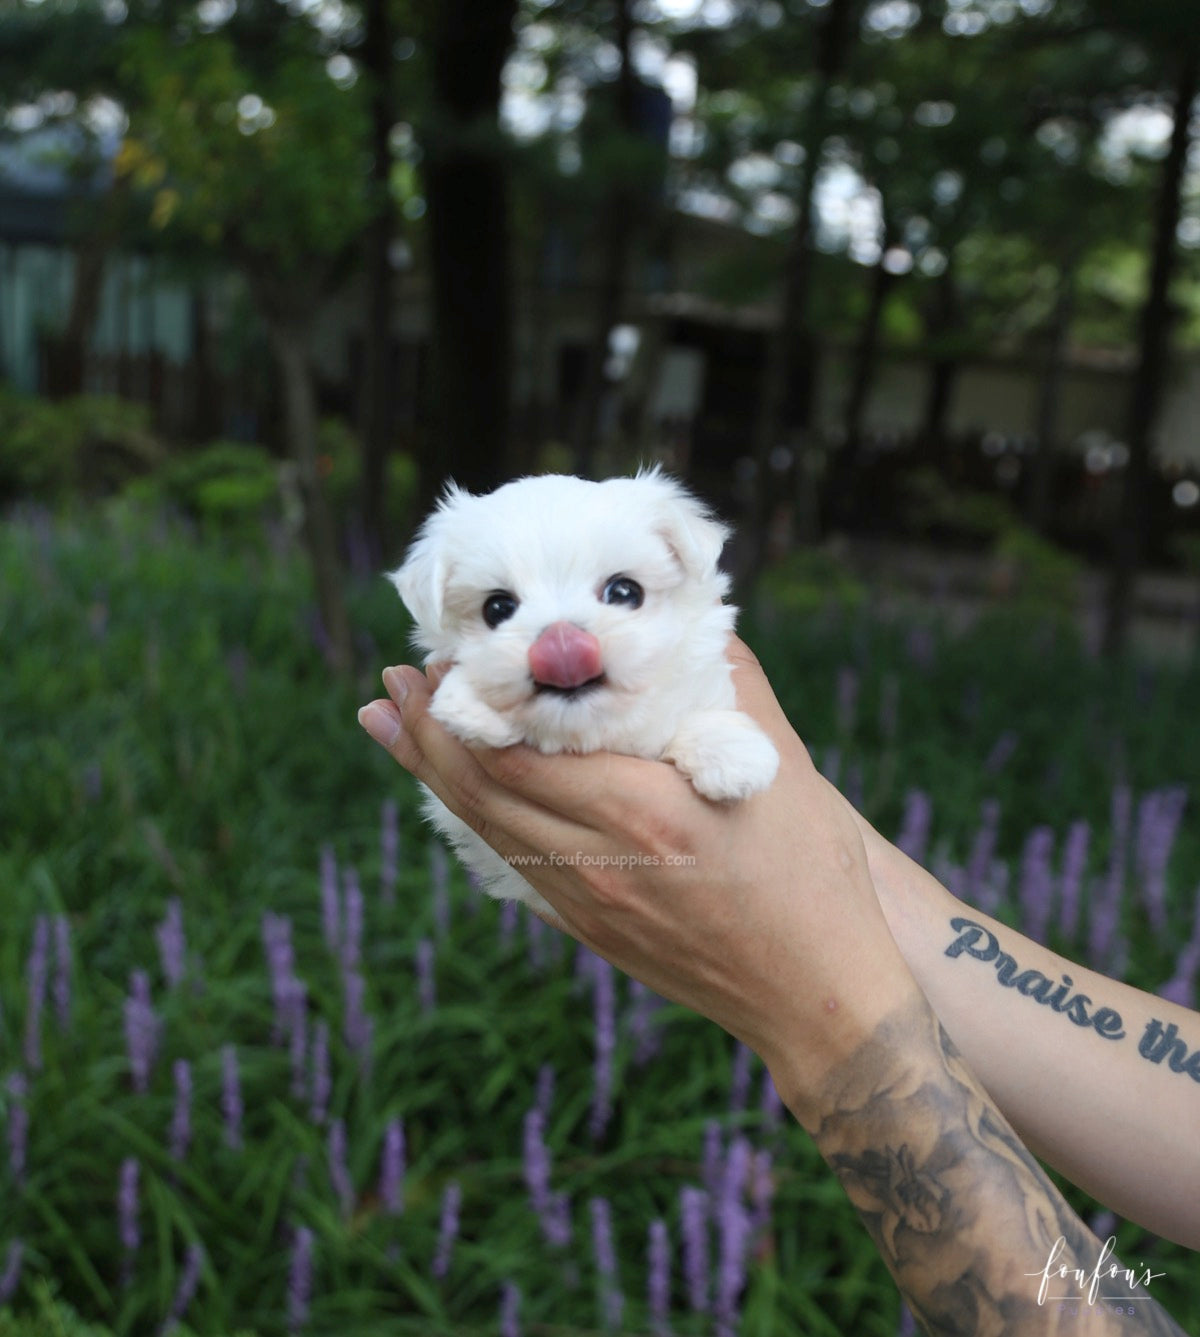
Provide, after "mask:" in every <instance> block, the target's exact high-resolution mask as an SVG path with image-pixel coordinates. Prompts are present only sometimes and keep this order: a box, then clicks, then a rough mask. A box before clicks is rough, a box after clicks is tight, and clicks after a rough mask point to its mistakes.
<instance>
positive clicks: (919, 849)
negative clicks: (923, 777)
mask: <svg viewBox="0 0 1200 1337" xmlns="http://www.w3.org/2000/svg"><path fill="white" fill-rule="evenodd" d="M932 824H933V804H932V803H931V802H930V799H929V795H928V794H926V793H925V792H924V791H923V790H920V789H910V790H909V791H908V793H907V794H906V795H905V797H904V817H903V819H902V820H901V823H900V834H899V835H898V836H897V837H896V846H897V848H898V849H900V850H901V851H902V852H903V853H904V854H907V855H908V857H909V858H910V859H912V860H914V861H915V862H916V863H924V861H925V851H926V849H927V848H928V846H929V830H930V827H931V826H932Z"/></svg>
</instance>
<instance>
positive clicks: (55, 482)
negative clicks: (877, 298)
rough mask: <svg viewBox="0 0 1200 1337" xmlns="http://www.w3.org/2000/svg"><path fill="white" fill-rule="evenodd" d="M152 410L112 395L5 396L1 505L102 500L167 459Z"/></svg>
mask: <svg viewBox="0 0 1200 1337" xmlns="http://www.w3.org/2000/svg"><path fill="white" fill-rule="evenodd" d="M164 456H165V451H164V448H163V445H162V443H161V442H160V441H159V440H158V439H157V438H156V437H155V436H154V434H153V432H152V431H151V430H150V414H149V410H148V409H147V408H146V407H145V406H144V405H142V404H132V403H129V402H127V401H125V400H121V399H117V398H115V397H112V396H107V395H77V396H75V397H74V398H71V399H63V400H48V399H39V398H36V397H34V396H31V395H23V394H19V393H18V392H16V391H13V390H9V389H3V388H0V497H4V496H7V497H8V498H10V499H13V498H26V499H31V500H35V501H41V502H47V503H51V504H58V503H61V502H63V501H65V500H66V499H67V498H68V497H71V496H78V495H84V496H102V495H106V494H108V493H111V492H115V491H117V490H118V489H119V488H121V487H122V486H123V485H125V484H126V483H128V482H129V481H130V480H131V479H133V478H137V477H140V476H143V475H145V474H147V473H149V472H150V471H151V470H153V469H154V468H155V467H156V466H157V465H159V464H160V463H161V462H162V460H163V459H164Z"/></svg>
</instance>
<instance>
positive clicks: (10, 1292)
mask: <svg viewBox="0 0 1200 1337" xmlns="http://www.w3.org/2000/svg"><path fill="white" fill-rule="evenodd" d="M24 1257H25V1244H24V1241H23V1240H19V1239H15V1240H10V1241H9V1244H8V1249H7V1251H6V1253H5V1255H4V1271H3V1272H0V1305H6V1304H8V1302H9V1301H10V1300H11V1299H12V1298H13V1296H14V1295H16V1293H17V1287H18V1286H19V1285H20V1284H21V1263H22V1261H23V1260H24Z"/></svg>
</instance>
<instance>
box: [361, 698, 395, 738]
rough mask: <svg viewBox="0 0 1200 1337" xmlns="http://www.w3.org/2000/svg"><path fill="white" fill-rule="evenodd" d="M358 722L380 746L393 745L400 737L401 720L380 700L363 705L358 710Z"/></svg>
mask: <svg viewBox="0 0 1200 1337" xmlns="http://www.w3.org/2000/svg"><path fill="white" fill-rule="evenodd" d="M358 722H359V724H361V725H362V727H363V728H364V729H365V730H366V731H367V733H369V734H370V735H371V737H372V738H373V739H374V740H375V741H376V742H377V743H378V744H379V745H380V747H391V745H392V744H393V743H394V742H395V741H396V739H397V738H399V737H400V720H399V719H398V717H397V716H396V713H395V712H394V711H391V710H389V709H388V708H387V706H385V705H383V704H382V703H381V702H379V701H372V702H371V704H370V705H369V706H363V708H362V709H361V710H360V711H359V712H358Z"/></svg>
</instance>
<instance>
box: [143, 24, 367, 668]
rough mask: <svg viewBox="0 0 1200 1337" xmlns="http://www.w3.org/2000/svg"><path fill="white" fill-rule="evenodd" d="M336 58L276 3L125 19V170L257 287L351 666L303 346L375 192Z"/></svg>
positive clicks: (328, 610)
mask: <svg viewBox="0 0 1200 1337" xmlns="http://www.w3.org/2000/svg"><path fill="white" fill-rule="evenodd" d="M268 53H269V56H268ZM330 60H331V54H330V49H329V43H328V39H327V38H326V36H325V35H324V34H323V33H321V32H320V30H319V29H317V28H316V27H315V26H313V25H312V24H310V23H309V22H308V21H307V20H305V19H292V18H290V17H289V16H288V15H287V13H286V11H284V10H282V9H281V8H280V7H279V6H276V5H266V4H262V5H258V4H243V5H241V6H239V8H238V11H237V16H236V22H231V23H230V25H228V26H227V27H226V28H224V29H220V30H217V31H211V32H209V31H204V29H203V28H202V27H201V26H200V25H199V24H193V25H192V26H189V27H184V26H183V24H182V21H181V23H180V24H177V25H176V26H175V28H174V29H173V30H172V31H163V30H162V29H161V28H159V27H157V26H152V25H145V26H139V27H137V28H136V29H134V30H131V31H129V32H128V33H127V35H126V42H125V46H124V55H123V66H122V70H123V77H124V79H125V80H126V83H127V86H129V87H130V88H132V89H134V90H136V93H137V101H136V104H135V105H136V108H137V110H136V113H135V114H134V115H133V116H132V117H131V125H130V130H129V134H128V135H127V137H126V141H125V145H124V148H123V150H122V154H121V156H120V158H119V160H118V172H119V173H120V174H124V175H129V176H131V177H132V178H133V179H134V180H135V181H136V180H138V179H139V177H140V178H141V179H143V180H153V179H155V178H156V177H157V178H159V180H160V184H158V185H157V187H156V188H154V189H153V191H152V192H151V201H150V217H151V222H152V224H153V225H154V226H155V228H157V229H158V230H159V232H160V234H161V236H162V238H163V239H164V242H170V243H171V244H172V245H173V247H174V248H176V249H187V250H190V251H193V252H195V251H197V250H199V251H202V252H204V253H206V254H208V255H210V256H211V257H213V259H217V258H220V259H221V260H223V261H225V262H226V263H228V262H232V263H233V264H234V265H235V266H236V267H237V268H238V270H239V271H240V273H241V274H242V276H243V278H244V279H245V281H246V284H247V286H248V288H249V290H250V292H251V293H252V294H253V297H254V301H255V305H256V307H257V309H258V311H259V314H260V315H261V317H262V319H263V321H264V324H265V326H266V328H267V331H268V334H269V338H270V344H271V348H272V351H273V353H274V356H275V361H276V365H277V367H278V370H279V375H280V386H281V391H282V401H283V411H284V423H285V439H286V443H287V447H288V452H289V454H290V456H291V459H292V463H293V466H294V469H295V477H296V483H297V487H298V489H299V493H300V496H301V498H302V501H303V521H304V537H305V541H306V543H307V546H308V549H309V553H310V555H311V557H312V564H313V573H314V579H315V582H316V591H317V600H318V606H319V610H320V616H321V620H322V624H323V627H324V631H325V635H326V637H327V638H328V646H329V655H330V659H331V662H332V663H333V664H334V665H335V666H336V667H337V668H339V669H340V670H343V671H346V670H348V669H349V668H350V666H351V663H352V658H353V651H352V643H351V634H350V625H349V619H348V617H347V614H346V609H345V603H344V598H343V594H342V580H341V562H340V557H339V550H338V543H337V536H336V530H335V525H334V522H333V518H332V515H331V513H330V509H329V503H328V498H327V497H326V494H325V491H324V488H323V486H322V481H321V479H322V465H321V459H320V456H319V452H318V448H317V406H316V391H315V386H314V380H313V371H312V366H311V364H310V361H309V356H310V355H309V351H308V350H309V346H310V340H311V335H312V332H313V328H314V323H315V321H316V320H317V318H318V315H319V312H320V310H321V306H322V303H323V302H324V300H325V298H326V296H327V294H328V293H329V292H330V291H331V290H332V289H333V288H334V287H335V286H336V285H337V284H338V283H340V282H341V281H342V280H343V279H344V278H345V276H346V274H347V272H348V271H349V269H350V267H351V265H352V264H353V262H354V260H355V259H356V256H357V252H358V249H359V246H360V240H361V237H362V233H363V228H364V225H365V223H366V220H367V218H368V216H369V204H368V199H367V194H366V191H365V189H364V186H365V183H366V181H367V178H368V173H367V170H366V166H367V165H366V163H365V161H364V149H365V145H366V143H367V135H366V112H365V108H364V105H363V97H362V92H361V89H360V88H359V87H358V86H357V85H354V86H339V82H338V81H336V80H335V77H334V76H335V75H336V74H337V73H338V66H337V65H336V64H335V65H334V66H333V69H332V72H331V69H330V68H329V62H330ZM342 82H346V81H342Z"/></svg>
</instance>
